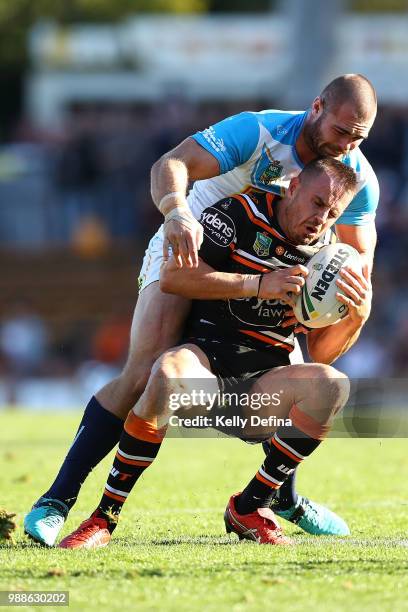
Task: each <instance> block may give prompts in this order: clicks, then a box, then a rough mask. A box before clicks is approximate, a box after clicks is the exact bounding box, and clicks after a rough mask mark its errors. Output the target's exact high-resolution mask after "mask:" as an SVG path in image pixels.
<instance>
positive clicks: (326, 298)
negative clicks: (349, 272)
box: [293, 242, 361, 329]
mask: <svg viewBox="0 0 408 612" xmlns="http://www.w3.org/2000/svg"><path fill="white" fill-rule="evenodd" d="M346 265H347V266H350V267H351V268H353V269H354V270H356V271H358V272H361V258H360V254H359V253H358V251H356V249H355V248H354V247H352V246H350V245H349V244H345V243H342V242H337V243H335V244H329V245H327V246H324V247H322V248H321V249H320V251H319V252H318V253H316V254H315V255H313V257H312V258H311V259H310V260H309V262H308V263H307V268H308V270H309V274H308V276H307V277H306V279H305V280H306V282H305V284H304V286H303V289H302V293H300V294H299V295H298V297H297V300H296V304H295V307H294V309H293V311H294V313H295V317H296V318H297V320H298V321H299V323H302V325H305V326H306V327H310V328H312V329H317V328H320V327H327V326H328V325H333V323H336V322H337V321H338V320H339V319H342V318H343V317H345V316H346V314H347V312H348V308H347V306H346V304H343V303H342V302H339V300H338V299H337V298H336V293H337V292H339V291H341V290H340V287H338V286H337V284H336V280H337V279H338V278H341V276H340V270H341V268H342V267H343V266H346Z"/></svg>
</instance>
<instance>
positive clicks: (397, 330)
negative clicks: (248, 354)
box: [0, 96, 408, 401]
mask: <svg viewBox="0 0 408 612" xmlns="http://www.w3.org/2000/svg"><path fill="white" fill-rule="evenodd" d="M269 106H270V104H269ZM266 107H267V106H266V104H265V103H264V102H263V101H262V100H260V101H258V102H257V103H254V102H253V101H252V102H248V103H247V104H245V103H242V102H240V103H239V105H238V104H236V105H233V104H231V103H228V104H227V103H225V104H221V103H217V104H213V105H212V104H208V103H207V104H205V105H204V104H198V103H197V104H193V103H190V102H187V101H186V100H185V99H182V98H179V97H177V96H174V97H173V98H170V99H168V100H166V102H162V103H157V104H155V105H146V106H143V105H138V106H115V107H110V106H104V105H88V106H84V105H82V106H81V105H78V106H74V107H72V108H71V109H70V111H69V113H68V114H67V117H66V121H65V124H64V125H63V126H61V127H60V128H59V129H49V130H41V131H40V130H36V129H34V128H33V127H32V126H30V125H29V124H28V123H27V122H26V121H21V122H20V123H19V124H18V125H16V126H15V129H14V130H13V133H12V135H11V137H10V139H9V141H8V142H7V143H2V145H1V146H0V202H1V206H0V237H1V244H2V248H7V249H11V250H12V249H20V250H21V249H23V250H26V249H31V250H33V249H34V250H35V251H36V252H41V250H46V251H47V252H48V251H49V249H50V248H52V247H58V248H61V247H62V248H67V249H69V248H71V247H72V246H75V245H78V244H79V245H81V244H85V245H86V244H87V241H88V242H92V240H93V243H94V244H109V245H110V246H111V248H112V247H113V248H114V245H115V244H119V243H120V244H125V243H131V244H134V243H137V244H139V245H140V248H141V249H142V248H145V245H146V244H147V240H148V238H149V236H150V235H151V234H152V233H153V232H154V231H155V229H156V227H157V226H158V225H159V223H160V215H159V214H158V213H157V211H156V210H155V208H154V206H153V204H152V202H151V198H150V190H149V178H150V177H149V174H150V168H151V166H152V164H153V162H154V161H155V160H156V159H157V158H158V157H160V155H161V154H162V153H164V152H165V151H167V150H169V149H170V148H172V147H173V146H175V145H176V144H177V143H178V142H180V141H181V140H182V139H183V138H185V137H186V136H188V135H189V134H191V133H194V132H195V131H196V130H198V129H203V128H205V127H207V126H208V125H209V124H211V123H213V122H215V121H217V120H220V119H222V118H224V117H226V116H228V115H231V114H234V113H235V112H240V111H241V110H244V109H248V110H259V109H260V108H266ZM362 148H363V150H364V152H365V154H366V156H367V158H368V159H369V161H370V162H371V164H372V165H373V167H374V169H375V171H376V173H377V176H378V178H379V181H380V187H381V200H380V207H379V211H378V215H377V227H378V247H377V253H376V261H375V270H374V275H373V284H374V303H373V312H372V316H371V318H370V320H369V322H368V323H367V325H366V327H365V329H364V331H363V333H362V336H361V339H360V341H359V342H358V344H357V345H356V347H355V348H354V349H352V350H351V351H350V352H349V353H348V354H347V355H346V356H345V357H344V358H343V359H342V360H341V361H340V362H339V367H340V368H342V369H344V370H345V371H347V373H348V374H349V375H351V376H354V377H377V376H380V375H382V376H395V377H404V376H405V375H406V374H407V373H408V317H407V316H406V312H407V311H408V289H407V282H406V279H407V277H408V261H407V259H406V257H405V254H406V253H407V252H408V244H407V243H408V108H381V109H380V112H379V116H378V118H377V121H376V124H375V126H374V128H373V131H372V133H371V135H370V137H369V139H368V141H367V142H366V143H365V144H364V145H363V147H362ZM135 274H136V270H135ZM20 298H21V296H18V295H16V296H15V299H14V301H12V302H11V303H10V305H9V308H6V309H5V310H4V311H3V317H2V320H1V321H0V375H1V376H2V377H3V379H7V380H9V381H10V382H9V391H8V394H9V400H10V401H13V394H14V388H15V384H18V381H19V380H21V379H22V378H24V377H36V376H38V377H41V376H49V375H50V373H51V375H52V374H53V373H55V374H61V373H66V374H72V373H73V372H78V371H87V370H86V365H85V366H84V364H87V363H98V364H102V366H107V367H109V368H113V371H116V370H118V369H119V368H120V366H121V364H122V363H123V361H124V359H125V358H126V351H127V336H128V328H129V324H130V317H131V310H130V308H129V312H121V313H120V314H118V315H115V314H113V315H112V317H111V318H110V319H109V318H108V319H107V320H104V321H98V323H97V324H95V325H94V326H88V328H87V329H85V330H84V329H81V330H80V331H79V332H78V333H79V335H80V337H81V342H80V343H78V342H77V343H76V345H75V342H74V343H73V349H72V351H71V352H69V351H68V353H67V352H65V354H64V355H65V357H64V358H61V355H60V354H59V352H58V347H56V344H55V337H53V330H52V327H50V326H49V325H48V321H47V318H46V317H45V316H43V314H42V313H40V312H37V311H36V309H35V307H33V305H32V304H30V303H29V302H28V301H27V300H24V299H20ZM63 307H64V305H63V304H61V308H63ZM72 329H74V328H72ZM84 367H85V370H84Z"/></svg>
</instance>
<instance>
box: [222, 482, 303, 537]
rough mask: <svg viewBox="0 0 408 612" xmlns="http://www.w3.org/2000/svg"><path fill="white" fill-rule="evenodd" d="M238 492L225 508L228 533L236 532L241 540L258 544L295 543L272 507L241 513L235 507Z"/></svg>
mask: <svg viewBox="0 0 408 612" xmlns="http://www.w3.org/2000/svg"><path fill="white" fill-rule="evenodd" d="M238 495H240V494H239V493H236V494H235V495H233V496H232V497H231V499H230V500H229V502H228V506H227V508H226V510H225V514H224V521H225V528H226V530H227V533H231V532H233V533H236V534H237V535H238V537H239V539H240V540H243V539H245V540H252V541H254V542H257V543H258V544H276V545H285V544H293V542H292V540H291V539H290V538H288V537H286V536H285V535H284V534H283V531H282V529H281V527H280V526H279V523H278V521H277V520H276V516H275V515H274V513H273V512H272V510H271V509H270V508H257V510H255V512H251V513H250V514H239V513H238V512H237V510H236V509H235V499H236V498H237V497H238Z"/></svg>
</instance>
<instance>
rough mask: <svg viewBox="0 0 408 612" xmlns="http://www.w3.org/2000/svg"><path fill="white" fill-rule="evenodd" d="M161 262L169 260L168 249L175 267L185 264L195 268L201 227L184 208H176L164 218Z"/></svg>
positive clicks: (200, 241)
mask: <svg viewBox="0 0 408 612" xmlns="http://www.w3.org/2000/svg"><path fill="white" fill-rule="evenodd" d="M163 231H164V242H163V260H164V261H167V260H168V258H169V247H171V251H172V252H173V256H174V260H175V262H176V264H177V267H179V268H182V267H183V264H186V266H188V267H189V268H197V266H198V251H199V249H200V247H201V244H202V242H203V227H202V225H201V223H199V222H198V221H197V219H195V218H194V217H193V215H192V213H191V211H190V209H189V207H188V206H187V205H186V206H176V207H175V208H173V209H172V210H171V211H170V212H169V213H167V215H166V216H165V217H164V230H163Z"/></svg>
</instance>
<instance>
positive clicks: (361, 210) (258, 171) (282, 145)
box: [188, 110, 379, 225]
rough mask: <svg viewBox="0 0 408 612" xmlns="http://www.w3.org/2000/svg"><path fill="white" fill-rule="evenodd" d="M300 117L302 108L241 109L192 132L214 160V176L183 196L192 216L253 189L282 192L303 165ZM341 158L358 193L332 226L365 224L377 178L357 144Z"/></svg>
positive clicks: (376, 193)
mask: <svg viewBox="0 0 408 612" xmlns="http://www.w3.org/2000/svg"><path fill="white" fill-rule="evenodd" d="M306 116H307V112H305V111H301V112H297V111H295V112H288V111H278V110H265V111H261V112H243V113H240V114H239V115H234V116H233V117H229V118H228V119H224V120H223V121H220V122H219V123H216V124H214V125H212V126H211V127H209V128H207V129H206V130H204V131H202V132H197V133H196V134H195V135H194V136H193V138H194V139H195V140H196V141H197V142H198V143H199V144H200V145H201V146H202V147H204V149H206V150H207V151H209V152H210V153H211V154H212V155H214V157H215V158H216V159H217V160H218V162H219V165H220V175H219V176H215V177H213V178H210V179H205V180H201V181H196V182H195V183H194V186H193V188H192V190H191V191H190V193H189V196H188V201H189V205H190V207H191V210H192V212H193V214H194V216H195V217H197V218H199V217H200V215H201V212H202V211H203V210H204V209H205V208H206V207H207V206H210V205H211V204H213V203H214V202H217V201H218V200H221V199H222V198H224V197H226V196H229V195H231V194H233V193H242V192H245V191H246V190H249V189H252V188H253V187H255V188H257V189H262V190H264V191H270V192H272V193H275V194H278V195H282V194H283V192H284V190H285V189H286V188H287V187H288V185H289V182H290V180H291V179H292V178H293V177H294V176H297V175H298V174H299V173H300V172H301V170H302V168H303V164H302V162H301V160H300V159H299V157H298V155H297V152H296V146H295V145H296V140H297V138H298V136H299V134H300V131H301V129H302V126H303V123H304V121H305V119H306ZM342 161H343V162H344V163H345V164H347V165H348V166H351V167H352V168H353V169H354V170H355V172H356V174H357V179H358V193H357V194H356V195H355V197H354V199H353V200H352V202H351V203H350V204H349V206H348V207H347V208H346V210H345V211H344V213H343V214H342V215H341V217H340V218H339V219H338V220H337V224H344V225H366V224H367V223H370V222H371V221H373V220H374V218H375V211H376V208H377V205H378V199H379V187H378V181H377V177H376V176H375V173H374V171H373V169H372V167H371V165H370V164H369V162H368V161H367V159H366V158H365V157H364V155H363V153H362V152H361V151H360V149H358V148H357V149H354V150H353V151H351V152H350V153H349V154H348V155H347V156H345V157H344V158H343V159H342Z"/></svg>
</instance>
